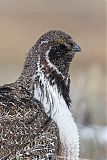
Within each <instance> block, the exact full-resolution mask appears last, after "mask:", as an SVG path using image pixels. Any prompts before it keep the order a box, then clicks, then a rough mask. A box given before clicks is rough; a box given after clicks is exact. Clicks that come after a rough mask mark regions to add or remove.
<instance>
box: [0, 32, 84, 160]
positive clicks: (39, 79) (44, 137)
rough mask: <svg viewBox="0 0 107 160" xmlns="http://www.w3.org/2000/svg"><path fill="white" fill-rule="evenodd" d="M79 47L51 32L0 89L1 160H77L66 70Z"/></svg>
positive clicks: (62, 34)
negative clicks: (18, 74) (19, 72)
mask: <svg viewBox="0 0 107 160" xmlns="http://www.w3.org/2000/svg"><path fill="white" fill-rule="evenodd" d="M77 52H81V48H80V46H79V45H78V44H77V43H76V42H75V41H74V40H73V38H72V37H71V36H70V35H68V34H67V33H65V32H63V31H60V30H51V31H48V32H46V33H45V34H43V35H42V36H41V37H40V38H39V39H38V40H37V42H36V43H35V44H34V45H33V47H32V48H31V49H30V50H29V51H28V53H27V56H26V59H25V62H24V65H23V69H22V72H21V74H20V76H19V77H18V79H17V80H16V81H15V82H14V83H10V84H4V85H2V86H0V160H61V159H63V160H78V159H79V133H78V128H77V125H76V123H75V121H74V118H73V116H72V113H71V110H70V108H71V99H70V94H69V92H70V74H69V67H70V64H71V62H72V60H73V57H74V55H75V54H76V53H77Z"/></svg>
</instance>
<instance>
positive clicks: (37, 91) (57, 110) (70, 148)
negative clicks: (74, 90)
mask: <svg viewBox="0 0 107 160" xmlns="http://www.w3.org/2000/svg"><path fill="white" fill-rule="evenodd" d="M38 74H39V76H40V79H39V81H41V83H42V87H43V88H42V89H41V87H40V86H39V84H35V83H34V98H36V99H37V100H39V101H40V102H41V103H42V104H43V106H44V110H45V112H46V114H47V115H48V116H51V118H52V119H53V121H54V122H56V124H57V126H58V129H59V136H60V141H61V143H62V145H63V148H64V151H63V152H64V153H63V156H64V157H66V158H65V159H67V160H78V156H79V136H78V129H77V126H76V124H75V122H74V119H73V117H72V114H71V112H70V110H69V109H68V106H67V104H66V102H65V100H64V98H63V96H62V95H61V94H60V93H59V92H58V88H57V85H56V84H55V85H53V86H52V85H50V82H49V80H48V79H46V77H45V76H44V74H43V73H42V71H41V70H40V69H39V72H38ZM36 76H37V75H34V77H33V79H35V77H36Z"/></svg>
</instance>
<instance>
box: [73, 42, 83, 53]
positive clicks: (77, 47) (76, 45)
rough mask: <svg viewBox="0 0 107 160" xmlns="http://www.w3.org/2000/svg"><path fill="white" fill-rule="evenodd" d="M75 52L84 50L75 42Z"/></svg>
mask: <svg viewBox="0 0 107 160" xmlns="http://www.w3.org/2000/svg"><path fill="white" fill-rule="evenodd" d="M72 50H73V51H74V52H81V51H82V50H81V48H80V46H79V45H78V44H75V46H74V47H73V49H72Z"/></svg>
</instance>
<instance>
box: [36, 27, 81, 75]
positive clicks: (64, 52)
mask: <svg viewBox="0 0 107 160" xmlns="http://www.w3.org/2000/svg"><path fill="white" fill-rule="evenodd" d="M37 46H38V51H39V53H40V59H41V64H42V63H44V65H45V67H46V66H47V65H48V66H49V67H50V68H51V67H52V68H54V69H57V71H59V72H60V73H61V74H62V75H66V74H67V73H68V70H69V64H70V62H71V61H72V59H73V57H74V55H75V53H76V52H80V51H81V48H80V46H79V45H78V44H77V43H76V42H75V41H74V40H73V39H72V37H71V36H70V35H68V34H66V33H65V32H62V31H58V30H55V31H50V32H47V33H45V34H44V35H43V36H42V37H41V38H40V39H39V40H38V42H37Z"/></svg>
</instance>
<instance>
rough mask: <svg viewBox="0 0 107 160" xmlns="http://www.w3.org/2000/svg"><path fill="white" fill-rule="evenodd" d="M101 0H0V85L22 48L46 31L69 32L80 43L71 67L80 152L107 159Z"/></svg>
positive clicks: (16, 65) (19, 60)
mask: <svg viewBox="0 0 107 160" xmlns="http://www.w3.org/2000/svg"><path fill="white" fill-rule="evenodd" d="M106 5H107V1H106V0H66V1H65V0H53V1H52V0H44V1H43V0H23V1H22V0H8V1H7V0H0V85H2V84H4V83H10V82H14V81H15V80H16V79H17V77H18V76H19V74H20V72H21V69H22V66H23V62H24V57H25V53H27V51H28V50H29V48H31V47H32V45H33V44H34V43H35V42H36V40H37V39H38V38H39V37H40V36H41V35H42V34H43V33H45V32H47V31H49V30H52V29H59V30H63V31H65V32H67V33H68V34H71V35H72V37H73V38H74V39H75V41H76V42H78V43H79V44H80V46H81V48H82V53H81V54H77V55H76V56H75V58H74V61H73V63H72V65H71V68H70V75H71V98H72V110H73V112H74V118H75V121H76V122H77V124H78V127H79V132H80V145H81V147H80V156H81V157H82V158H89V159H95V160H106V159H107V99H106V96H107V84H106V81H107V75H106V58H107V57H106V51H107V50H106V49H107V48H106Z"/></svg>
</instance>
